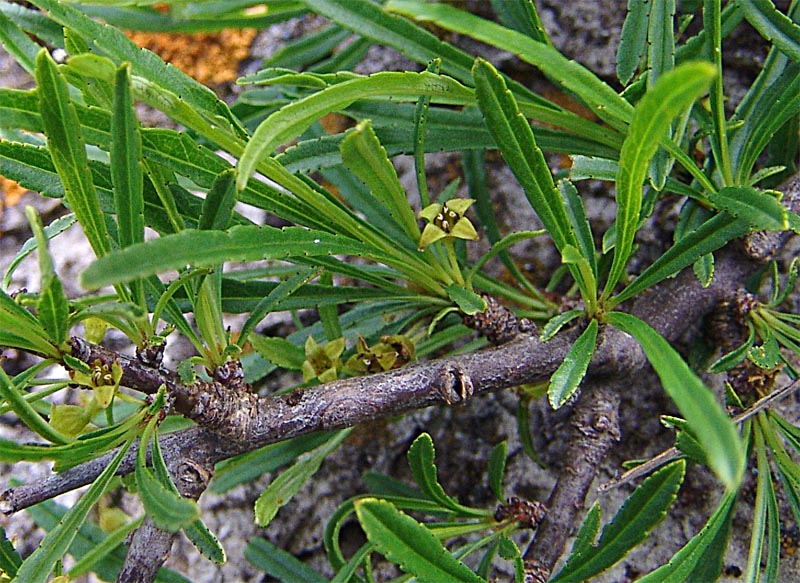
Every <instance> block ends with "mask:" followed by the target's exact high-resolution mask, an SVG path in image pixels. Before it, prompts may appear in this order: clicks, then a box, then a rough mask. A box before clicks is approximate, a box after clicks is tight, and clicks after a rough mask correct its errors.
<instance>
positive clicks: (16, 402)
mask: <svg viewBox="0 0 800 583" xmlns="http://www.w3.org/2000/svg"><path fill="white" fill-rule="evenodd" d="M0 400H2V401H5V403H6V405H8V406H9V407H10V408H11V410H12V411H14V413H16V415H17V417H19V418H20V419H21V420H22V422H23V423H25V425H26V426H27V427H28V429H30V430H31V431H33V432H35V433H37V434H39V435H40V436H42V437H44V438H45V439H46V440H47V441H49V442H51V443H56V444H65V443H69V442H70V441H71V439H70V438H69V437H67V436H66V435H64V434H63V433H61V432H60V431H58V430H57V429H55V428H54V427H52V426H51V425H50V424H49V423H47V421H45V420H44V418H42V416H41V415H39V413H37V412H36V409H34V408H33V406H32V405H31V404H30V403H28V401H26V400H25V397H24V396H23V394H22V392H21V391H20V389H19V387H17V386H16V385H15V384H14V381H12V380H11V379H10V378H9V376H8V375H7V374H6V372H5V371H4V370H3V369H2V368H0Z"/></svg>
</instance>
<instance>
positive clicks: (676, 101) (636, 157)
mask: <svg viewBox="0 0 800 583" xmlns="http://www.w3.org/2000/svg"><path fill="white" fill-rule="evenodd" d="M714 75H716V72H715V70H714V68H713V67H712V66H711V65H709V64H708V63H699V62H698V63H687V64H685V65H682V66H680V67H678V68H677V69H674V70H672V71H670V72H669V73H666V74H665V75H663V76H662V77H661V78H660V79H659V80H658V82H657V83H656V84H655V85H654V86H653V88H652V89H651V90H650V91H648V92H647V93H646V94H645V96H644V97H643V98H642V100H641V101H640V102H639V103H638V104H637V106H636V110H635V113H634V116H633V121H631V126H630V130H629V132H628V136H627V137H626V138H625V142H624V143H623V145H622V150H621V151H620V157H619V170H618V171H617V220H616V227H617V239H616V245H615V247H614V260H613V262H612V264H611V271H610V272H609V275H608V281H607V283H606V289H605V292H604V294H603V295H604V297H608V296H609V295H610V294H611V292H612V291H613V290H614V286H615V285H616V284H617V282H618V281H619V280H620V278H621V277H622V273H623V272H624V270H625V265H626V264H627V262H628V259H629V258H630V254H631V251H632V249H633V237H634V235H635V234H636V231H637V230H638V228H639V212H640V211H641V209H642V185H643V183H644V179H645V177H646V176H647V168H648V165H649V163H650V160H651V159H652V157H653V156H654V155H655V153H656V150H658V144H659V142H660V141H661V139H662V138H663V137H664V136H665V134H666V133H667V131H668V130H669V128H670V124H671V123H672V120H673V119H674V118H675V117H676V116H678V115H679V114H680V113H681V112H683V111H684V110H686V109H687V108H688V107H690V106H691V105H692V103H693V102H694V101H695V100H696V99H698V98H699V97H700V96H701V95H702V94H703V93H704V92H705V91H706V89H708V86H709V84H710V83H711V80H712V79H713V78H714Z"/></svg>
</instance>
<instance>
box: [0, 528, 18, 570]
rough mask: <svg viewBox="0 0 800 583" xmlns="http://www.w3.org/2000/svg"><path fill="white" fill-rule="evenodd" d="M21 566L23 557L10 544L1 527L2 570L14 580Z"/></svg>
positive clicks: (0, 564) (0, 557)
mask: <svg viewBox="0 0 800 583" xmlns="http://www.w3.org/2000/svg"><path fill="white" fill-rule="evenodd" d="M21 564H22V557H20V556H19V553H18V552H17V551H16V549H15V548H14V545H12V544H11V543H10V542H9V540H8V538H7V537H6V531H5V529H4V528H3V527H2V526H0V570H2V571H4V572H5V573H6V574H8V575H9V576H10V577H12V578H13V577H14V575H16V574H17V569H18V568H19V566H20V565H21Z"/></svg>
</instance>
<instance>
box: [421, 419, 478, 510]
mask: <svg viewBox="0 0 800 583" xmlns="http://www.w3.org/2000/svg"><path fill="white" fill-rule="evenodd" d="M435 455H436V452H435V450H434V448H433V440H432V439H431V436H430V435H429V434H427V433H421V434H420V435H419V437H417V438H416V439H415V440H414V443H412V444H411V447H409V448H408V454H407V457H408V465H409V467H410V468H411V475H412V476H414V481H415V482H416V483H417V485H418V486H419V488H420V490H421V491H422V493H423V494H424V495H425V496H427V497H428V498H430V499H431V500H433V501H434V502H436V503H437V504H439V505H440V506H441V507H442V508H446V509H448V510H452V511H455V512H461V511H463V510H465V507H463V506H461V505H460V504H459V503H458V502H456V501H455V500H454V499H453V498H451V497H450V496H448V495H447V493H445V491H444V488H442V485H441V484H440V483H439V478H438V476H437V470H436V462H435V461H434V458H435ZM467 510H468V509H467Z"/></svg>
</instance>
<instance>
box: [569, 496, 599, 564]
mask: <svg viewBox="0 0 800 583" xmlns="http://www.w3.org/2000/svg"><path fill="white" fill-rule="evenodd" d="M601 518H602V513H601V511H600V503H599V502H597V501H596V500H595V503H594V504H592V507H591V508H589V512H587V513H586V518H584V519H583V524H581V528H580V530H579V531H578V534H576V535H575V542H574V543H572V552H571V553H570V556H569V557H568V560H570V559H571V557H576V558H577V557H578V555H586V554H587V553H591V552H592V548H593V546H594V541H595V540H596V539H597V533H599V532H600V520H601ZM565 567H566V565H565Z"/></svg>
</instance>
